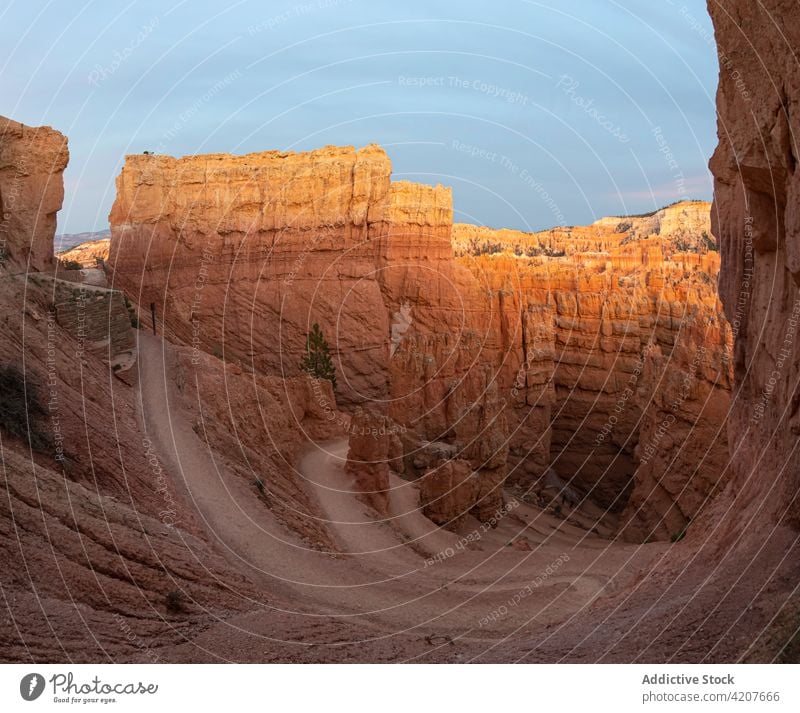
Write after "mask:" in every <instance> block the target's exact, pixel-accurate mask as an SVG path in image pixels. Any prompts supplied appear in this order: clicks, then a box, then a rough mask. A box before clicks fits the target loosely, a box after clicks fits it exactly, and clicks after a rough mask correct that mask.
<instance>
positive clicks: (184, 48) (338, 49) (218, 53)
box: [0, 0, 718, 232]
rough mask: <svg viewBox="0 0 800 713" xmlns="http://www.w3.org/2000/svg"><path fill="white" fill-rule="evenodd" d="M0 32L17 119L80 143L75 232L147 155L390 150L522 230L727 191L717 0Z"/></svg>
mask: <svg viewBox="0 0 800 713" xmlns="http://www.w3.org/2000/svg"><path fill="white" fill-rule="evenodd" d="M0 38H1V42H2V46H3V48H4V49H5V51H4V53H3V57H2V58H0V97H1V98H2V103H0V114H3V115H5V116H10V117H12V118H14V119H17V120H19V121H22V122H24V123H26V124H32V125H40V124H47V125H50V126H53V127H55V128H57V129H59V130H61V131H63V132H64V133H66V134H67V135H68V136H69V140H70V153H71V160H70V165H69V168H68V169H67V172H66V192H67V196H66V199H65V203H64V209H63V210H62V211H61V213H60V214H59V232H80V231H84V230H99V229H102V228H105V227H106V226H107V217H108V212H109V210H110V208H111V204H112V202H113V199H114V178H115V176H116V175H117V174H118V173H119V171H120V168H121V166H122V163H123V161H124V156H125V154H126V153H138V152H141V151H144V150H151V151H158V152H160V153H167V154H171V155H176V156H180V155H185V154H193V153H210V152H231V153H247V152H251V151H263V150H269V149H283V150H287V149H288V150H308V149H312V148H315V147H318V146H323V145H326V144H353V145H356V146H363V145H366V144H369V143H373V142H374V143H378V144H381V145H382V146H384V147H385V148H386V150H387V152H388V153H389V156H390V157H391V159H392V163H393V167H394V173H395V177H396V178H403V179H408V180H416V181H421V182H426V183H443V184H446V185H450V186H452V187H453V199H454V208H455V213H456V220H459V221H463V222H474V223H479V224H485V225H491V226H495V227H514V228H519V229H523V230H534V229H540V228H544V227H548V226H551V225H557V224H583V223H587V222H590V221H592V220H594V219H596V218H598V217H600V216H603V215H609V214H623V213H639V212H644V211H648V210H652V209H654V208H656V207H659V206H661V205H664V204H667V203H670V202H672V201H674V200H678V199H680V198H685V197H692V198H705V199H708V198H710V196H711V183H710V179H709V174H708V169H707V162H708V158H709V156H710V155H711V153H712V151H713V149H714V145H715V142H716V138H715V133H716V128H715V110H714V92H715V90H716V84H717V72H718V63H717V59H716V55H715V50H714V46H713V34H712V29H711V23H710V20H709V19H708V17H707V13H706V10H705V3H704V2H703V1H702V0H686V2H682V1H681V0H651V1H649V2H643V1H642V0H619V1H616V2H615V1H612V0H572V1H570V2H559V1H558V0H544V1H542V2H527V1H523V0H497V1H496V2H486V1H481V2H477V1H475V0H462V1H461V2H444V1H442V0H425V1H420V0H406V1H404V2H402V3H399V2H388V1H385V0H377V1H376V0H371V1H368V0H308V1H306V2H294V0H289V1H288V2H282V1H278V2H271V1H270V2H263V1H262V2H256V1H255V0H239V1H238V2H237V1H236V0H233V1H231V2H210V1H202V0H196V1H195V0H165V1H162V2H150V1H136V2H114V1H113V0H104V1H102V2H85V3H84V2H83V0H76V1H75V2H69V3H67V2H58V1H56V0H53V1H51V2H43V1H41V0H24V1H22V2H20V1H19V0H13V1H12V2H4V3H0Z"/></svg>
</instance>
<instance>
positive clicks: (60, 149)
mask: <svg viewBox="0 0 800 713" xmlns="http://www.w3.org/2000/svg"><path fill="white" fill-rule="evenodd" d="M68 160H69V151H68V150H67V139H66V137H65V136H64V135H63V134H61V133H59V132H58V131H55V130H53V129H51V128H50V127H44V126H42V127H38V128H33V127H30V126H25V125H24V124H20V123H19V122H16V121H13V120H11V119H6V118H5V117H1V116H0V267H4V268H5V269H6V270H7V271H12V272H31V271H34V272H35V271H44V270H48V269H50V268H51V267H52V263H53V236H54V235H55V229H56V213H57V212H58V210H59V209H60V208H61V204H62V202H63V200H64V179H63V175H62V174H63V172H64V169H65V168H66V166H67V161H68Z"/></svg>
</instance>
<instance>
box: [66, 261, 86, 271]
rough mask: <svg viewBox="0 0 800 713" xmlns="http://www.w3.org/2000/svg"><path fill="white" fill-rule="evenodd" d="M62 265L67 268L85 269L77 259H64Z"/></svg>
mask: <svg viewBox="0 0 800 713" xmlns="http://www.w3.org/2000/svg"><path fill="white" fill-rule="evenodd" d="M61 267H62V268H64V269H65V270H83V265H81V264H80V263H79V262H78V261H77V260H62V261H61Z"/></svg>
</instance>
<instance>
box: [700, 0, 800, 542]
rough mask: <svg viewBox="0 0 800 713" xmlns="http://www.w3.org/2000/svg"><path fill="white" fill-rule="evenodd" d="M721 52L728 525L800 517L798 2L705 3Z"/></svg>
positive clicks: (718, 190) (719, 181) (717, 226)
mask: <svg viewBox="0 0 800 713" xmlns="http://www.w3.org/2000/svg"><path fill="white" fill-rule="evenodd" d="M709 12H710V13H711V16H712V19H713V21H714V27H715V32H716V38H717V43H718V46H719V54H720V84H719V90H718V93H717V111H718V134H719V145H718V147H717V150H716V152H715V153H714V156H713V158H712V159H711V164H710V165H711V169H712V171H713V173H714V176H715V185H714V196H715V201H714V206H713V210H712V219H713V230H714V234H715V235H717V236H718V237H719V239H720V243H721V247H722V277H721V280H720V294H721V298H722V301H723V304H724V306H725V312H726V314H727V316H728V319H729V321H730V322H731V325H732V327H733V331H734V334H735V351H734V359H733V364H734V371H735V378H736V393H735V398H734V401H733V406H732V410H731V417H730V419H729V429H730V441H731V443H732V445H733V449H732V461H733V463H732V470H733V491H734V494H735V496H736V498H735V503H734V505H733V508H734V509H735V511H736V513H737V518H736V522H733V523H732V524H731V527H735V528H737V529H740V528H742V527H743V526H745V525H746V526H747V527H755V528H758V529H762V528H766V527H772V526H773V525H774V523H775V522H779V521H783V522H786V523H788V524H790V525H792V526H793V527H798V526H800V505H799V504H798V492H799V491H800V458H798V454H797V445H798V436H800V390H799V389H798V379H800V336H798V321H799V320H800V208H799V206H800V200H799V199H800V176H798V172H797V159H798V156H799V155H800V153H799V152H798V138H797V137H798V131H800V74H798V67H797V55H796V52H797V47H798V46H800V24H799V23H798V20H800V13H799V12H798V6H797V3H796V2H791V1H789V0H766V1H765V2H762V3H757V4H754V3H749V2H744V1H742V0H719V1H716V2H710V3H709Z"/></svg>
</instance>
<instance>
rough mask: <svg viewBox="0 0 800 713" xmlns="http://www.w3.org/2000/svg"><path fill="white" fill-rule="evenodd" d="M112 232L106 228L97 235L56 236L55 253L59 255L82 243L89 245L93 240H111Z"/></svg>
mask: <svg viewBox="0 0 800 713" xmlns="http://www.w3.org/2000/svg"><path fill="white" fill-rule="evenodd" d="M110 237H111V231H110V230H109V229H108V228H106V229H105V230H98V231H97V232H95V233H62V234H60V235H56V237H55V240H54V246H55V251H56V252H57V253H61V252H64V251H66V250H71V249H72V248H74V247H75V246H76V245H80V244H81V243H88V242H90V241H92V240H103V238H110Z"/></svg>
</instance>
